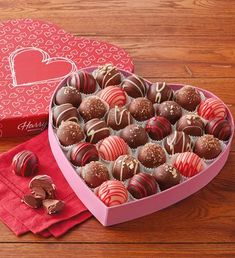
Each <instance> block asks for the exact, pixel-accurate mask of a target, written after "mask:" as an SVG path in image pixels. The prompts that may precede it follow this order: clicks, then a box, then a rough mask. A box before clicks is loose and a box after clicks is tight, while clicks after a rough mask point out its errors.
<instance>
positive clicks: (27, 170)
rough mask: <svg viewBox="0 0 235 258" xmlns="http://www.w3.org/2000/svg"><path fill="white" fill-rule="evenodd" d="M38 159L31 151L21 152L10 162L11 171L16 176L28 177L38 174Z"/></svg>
mask: <svg viewBox="0 0 235 258" xmlns="http://www.w3.org/2000/svg"><path fill="white" fill-rule="evenodd" d="M38 165H39V163H38V157H37V156H36V154H34V153H33V152H31V151H28V150H23V151H21V152H19V153H17V154H16V155H15V156H14V158H13V160H12V171H13V172H14V173H15V174H16V175H17V176H22V177H29V176H33V175H35V174H37V173H38Z"/></svg>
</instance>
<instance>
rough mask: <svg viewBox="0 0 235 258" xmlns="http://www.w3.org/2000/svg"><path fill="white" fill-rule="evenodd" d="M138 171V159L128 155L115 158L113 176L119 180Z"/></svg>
mask: <svg viewBox="0 0 235 258" xmlns="http://www.w3.org/2000/svg"><path fill="white" fill-rule="evenodd" d="M139 172H140V163H139V161H138V160H137V159H136V158H134V157H132V156H130V155H122V156H120V157H119V158H117V159H116V161H115V162H114V165H113V170H112V174H113V177H114V178H116V179H118V180H121V181H125V180H126V179H128V178H131V177H133V176H134V175H135V174H138V173H139Z"/></svg>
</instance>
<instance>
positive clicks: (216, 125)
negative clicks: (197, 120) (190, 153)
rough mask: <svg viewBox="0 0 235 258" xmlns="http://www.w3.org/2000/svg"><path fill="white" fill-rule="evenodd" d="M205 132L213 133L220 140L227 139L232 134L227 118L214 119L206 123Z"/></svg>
mask: <svg viewBox="0 0 235 258" xmlns="http://www.w3.org/2000/svg"><path fill="white" fill-rule="evenodd" d="M206 133H207V134H212V135H214V136H215V137H216V138H218V139H219V140H221V141H227V140H228V139H229V138H230V136H231V134H232V128H231V125H230V123H229V122H228V121H227V120H224V119H214V120H211V121H209V122H208V124H207V125H206Z"/></svg>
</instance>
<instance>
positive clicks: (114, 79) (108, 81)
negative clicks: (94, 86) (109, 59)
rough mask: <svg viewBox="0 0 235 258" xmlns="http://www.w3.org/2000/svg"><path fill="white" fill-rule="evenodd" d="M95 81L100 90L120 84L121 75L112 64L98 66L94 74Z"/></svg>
mask: <svg viewBox="0 0 235 258" xmlns="http://www.w3.org/2000/svg"><path fill="white" fill-rule="evenodd" d="M94 76H95V79H96V81H97V83H98V84H99V86H100V88H101V89H104V88H106V87H108V86H115V85H119V84H120V83H121V79H122V78H121V74H120V72H119V71H118V69H117V68H116V67H115V66H113V65H112V64H106V65H104V66H100V67H99V68H98V69H97V70H96V71H95V73H94Z"/></svg>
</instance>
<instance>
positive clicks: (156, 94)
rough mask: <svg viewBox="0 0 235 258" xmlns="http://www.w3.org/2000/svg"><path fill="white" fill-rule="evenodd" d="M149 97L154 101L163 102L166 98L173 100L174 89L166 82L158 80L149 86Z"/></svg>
mask: <svg viewBox="0 0 235 258" xmlns="http://www.w3.org/2000/svg"><path fill="white" fill-rule="evenodd" d="M147 98H148V99H149V100H150V101H152V103H162V102H164V101H166V100H172V98H173V90H172V89H171V88H170V87H169V86H167V84H166V83H165V82H156V83H154V84H152V85H150V86H149V88H148V92H147Z"/></svg>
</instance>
